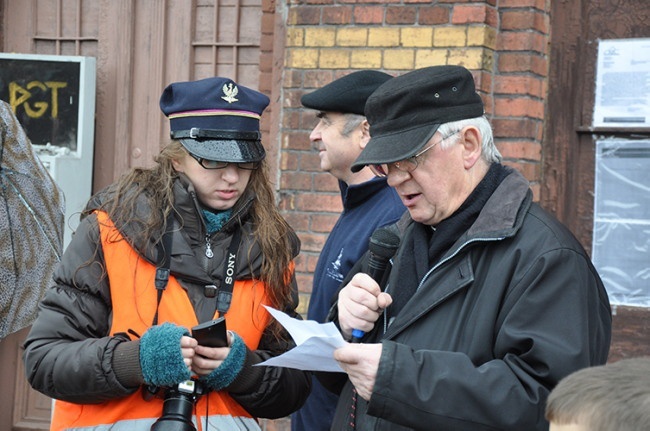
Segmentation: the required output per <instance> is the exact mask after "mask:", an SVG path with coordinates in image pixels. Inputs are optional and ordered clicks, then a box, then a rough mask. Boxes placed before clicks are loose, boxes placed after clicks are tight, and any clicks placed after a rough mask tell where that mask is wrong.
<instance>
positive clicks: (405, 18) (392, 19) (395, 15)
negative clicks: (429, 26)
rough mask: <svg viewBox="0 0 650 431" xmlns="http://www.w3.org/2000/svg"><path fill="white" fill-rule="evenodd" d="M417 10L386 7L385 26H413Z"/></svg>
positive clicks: (402, 7) (405, 7) (404, 7)
mask: <svg viewBox="0 0 650 431" xmlns="http://www.w3.org/2000/svg"><path fill="white" fill-rule="evenodd" d="M416 16H417V9H416V8H415V7H410V6H388V7H387V8H386V24H415V17H416Z"/></svg>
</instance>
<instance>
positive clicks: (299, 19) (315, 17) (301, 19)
mask: <svg viewBox="0 0 650 431" xmlns="http://www.w3.org/2000/svg"><path fill="white" fill-rule="evenodd" d="M320 11H321V8H320V7H316V6H293V7H292V8H291V9H289V17H288V22H289V23H291V24H296V25H309V24H312V25H313V24H320Z"/></svg>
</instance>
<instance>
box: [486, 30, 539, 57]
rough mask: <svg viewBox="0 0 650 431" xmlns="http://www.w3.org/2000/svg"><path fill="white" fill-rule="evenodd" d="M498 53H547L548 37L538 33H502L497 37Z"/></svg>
mask: <svg viewBox="0 0 650 431" xmlns="http://www.w3.org/2000/svg"><path fill="white" fill-rule="evenodd" d="M497 49H498V50H499V51H535V52H539V53H542V54H546V53H547V52H548V37H546V36H545V35H543V34H539V33H532V32H521V31H517V32H514V31H503V32H501V33H499V35H498V36H497Z"/></svg>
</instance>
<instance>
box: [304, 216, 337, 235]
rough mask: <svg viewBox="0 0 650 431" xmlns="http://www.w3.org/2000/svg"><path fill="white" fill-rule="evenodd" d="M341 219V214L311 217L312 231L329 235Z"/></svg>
mask: <svg viewBox="0 0 650 431" xmlns="http://www.w3.org/2000/svg"><path fill="white" fill-rule="evenodd" d="M338 218H339V213H332V214H316V215H313V216H312V217H311V230H312V231H313V232H322V233H326V234H329V233H330V232H331V231H332V228H333V227H334V224H335V223H336V220H338Z"/></svg>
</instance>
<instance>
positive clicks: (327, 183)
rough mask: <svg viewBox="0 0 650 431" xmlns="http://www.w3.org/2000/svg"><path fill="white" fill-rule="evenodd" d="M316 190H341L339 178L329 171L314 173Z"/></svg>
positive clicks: (334, 191) (337, 191)
mask: <svg viewBox="0 0 650 431" xmlns="http://www.w3.org/2000/svg"><path fill="white" fill-rule="evenodd" d="M314 190H315V191H318V192H332V193H340V192H341V189H340V188H339V182H338V180H337V179H336V178H334V177H333V176H332V175H331V174H328V173H327V172H322V173H319V174H314Z"/></svg>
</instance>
